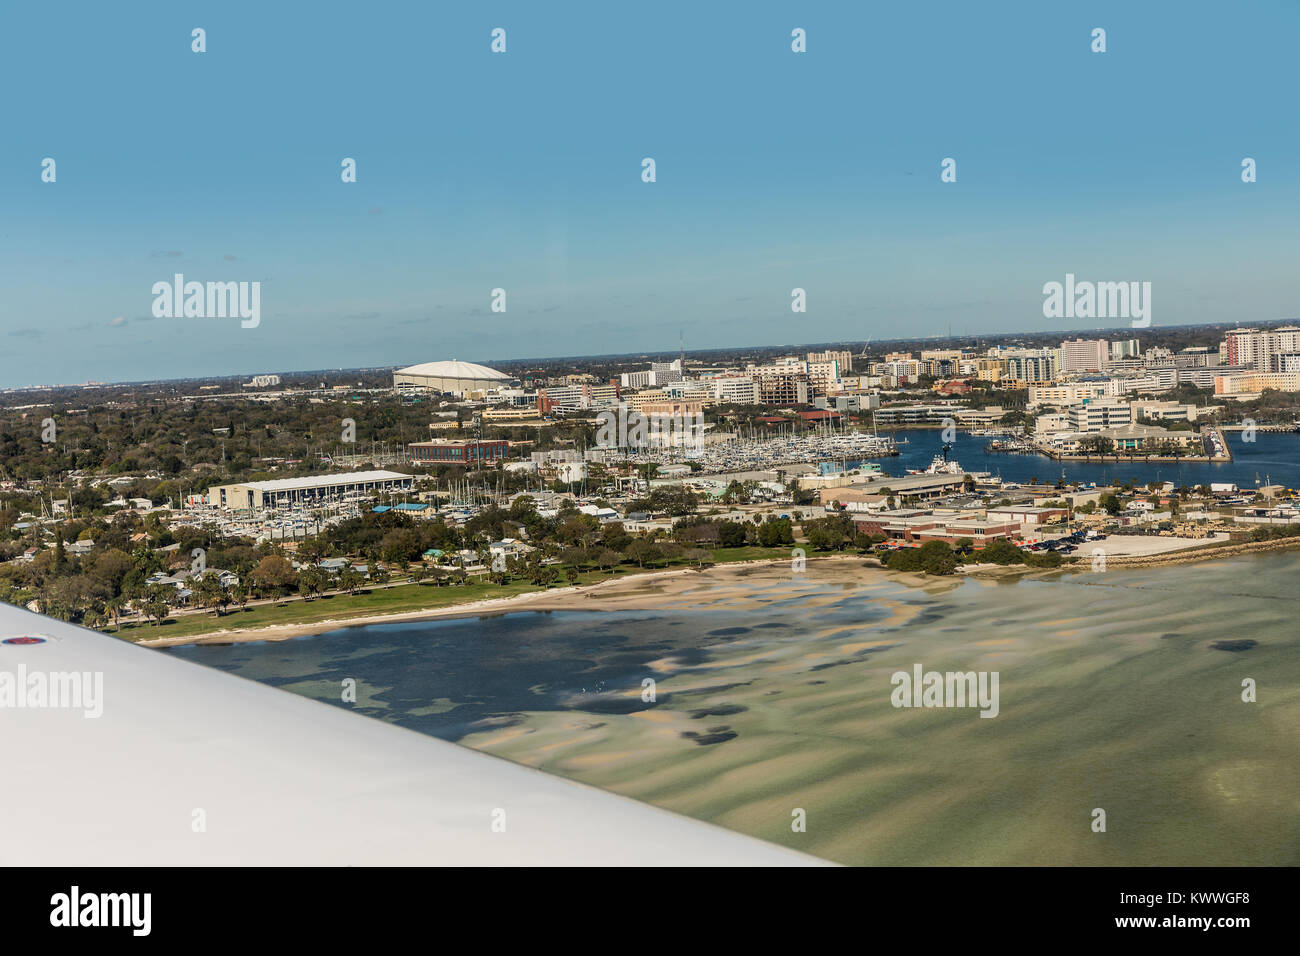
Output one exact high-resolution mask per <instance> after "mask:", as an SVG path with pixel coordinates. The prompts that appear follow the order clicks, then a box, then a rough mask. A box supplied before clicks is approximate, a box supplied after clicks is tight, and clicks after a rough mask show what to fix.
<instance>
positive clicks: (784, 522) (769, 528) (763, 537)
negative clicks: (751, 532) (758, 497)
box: [758, 518, 794, 548]
mask: <svg viewBox="0 0 1300 956" xmlns="http://www.w3.org/2000/svg"><path fill="white" fill-rule="evenodd" d="M758 543H759V544H761V545H762V546H763V547H765V548H777V547H781V546H782V545H792V544H794V528H793V526H792V525H791V524H790V519H789V518H770V519H768V520H767V521H765V522H763V523H762V524H761V525H759V526H758Z"/></svg>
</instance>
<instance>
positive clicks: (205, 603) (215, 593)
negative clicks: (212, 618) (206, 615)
mask: <svg viewBox="0 0 1300 956" xmlns="http://www.w3.org/2000/svg"><path fill="white" fill-rule="evenodd" d="M194 596H195V599H196V601H197V603H198V605H199V606H200V607H205V608H210V609H212V611H213V612H214V613H215V614H216V616H217V617H221V612H222V611H223V610H224V609H225V608H226V607H227V606H228V605H229V604H230V595H229V594H227V593H226V589H225V588H223V587H222V586H221V579H220V578H219V577H218V576H217V575H216V574H215V573H213V572H212V571H209V572H207V573H206V574H204V575H203V577H201V578H199V580H198V583H197V585H196V586H195V589H194Z"/></svg>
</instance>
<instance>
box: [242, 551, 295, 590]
mask: <svg viewBox="0 0 1300 956" xmlns="http://www.w3.org/2000/svg"><path fill="white" fill-rule="evenodd" d="M297 577H298V575H297V573H296V572H295V571H294V570H293V565H292V564H290V563H289V561H288V560H287V559H286V558H283V557H281V556H280V555H278V554H268V555H267V556H266V557H264V558H263V559H262V560H261V561H259V562H258V564H257V567H256V568H254V569H253V573H252V579H253V583H254V585H255V586H256V587H258V588H259V589H261V590H262V591H264V592H268V593H269V594H270V595H271V596H272V597H280V596H282V595H284V594H288V593H289V589H290V588H291V587H293V586H294V584H295V583H296V582H297Z"/></svg>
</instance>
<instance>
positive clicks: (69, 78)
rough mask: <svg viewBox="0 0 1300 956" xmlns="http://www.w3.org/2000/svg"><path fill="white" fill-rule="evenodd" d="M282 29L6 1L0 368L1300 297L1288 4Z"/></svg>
mask: <svg viewBox="0 0 1300 956" xmlns="http://www.w3.org/2000/svg"><path fill="white" fill-rule="evenodd" d="M287 6H288V5H276V4H265V3H244V2H223V3H221V4H216V3H189V4H177V3H174V2H169V3H132V4H128V5H105V4H102V3H83V4H77V3H73V4H69V5H60V6H59V7H57V8H50V7H48V6H45V5H40V4H25V5H21V6H20V5H10V7H8V8H7V9H6V10H5V12H4V13H3V14H2V15H0V76H3V80H4V88H5V89H6V90H9V91H10V95H9V96H8V97H6V107H5V111H4V121H3V123H4V125H3V136H0V385H5V386H14V385H26V384H35V383H51V382H77V381H83V380H87V379H93V380H101V381H122V380H133V379H141V378H159V377H180V376H189V375H205V374H246V373H256V372H279V371H289V370H295V369H310V368H334V367H356V366H365V365H389V364H407V363H410V362H416V361H427V360H434V359H440V358H452V357H455V358H461V359H467V360H479V361H483V360H493V359H506V358H515V357H520V358H522V357H529V356H547V355H574V354H592V353H608V352H633V351H645V350H672V349H675V348H676V345H677V338H678V333H679V331H680V332H683V333H684V335H685V339H686V345H687V347H688V348H707V347H718V346H726V345H757V344H782V343H788V342H808V341H832V340H839V339H846V340H858V341H860V340H865V339H866V338H867V337H868V336H872V337H875V338H883V337H891V336H901V335H942V334H944V333H945V332H946V331H947V330H948V328H949V327H951V328H952V330H953V331H954V332H963V331H970V332H975V331H1013V330H1035V331H1040V330H1044V329H1048V328H1052V327H1057V328H1060V329H1061V331H1062V332H1063V333H1064V332H1066V331H1070V330H1074V329H1080V328H1085V327H1087V326H1089V325H1092V326H1095V325H1097V324H1099V323H1097V322H1091V323H1089V322H1087V321H1078V322H1066V321H1064V320H1048V319H1044V318H1043V316H1042V300H1043V296H1042V291H1041V290H1042V286H1043V283H1045V282H1048V281H1052V280H1057V281H1060V280H1062V279H1063V278H1064V276H1065V274H1066V273H1067V272H1073V273H1075V274H1076V275H1077V276H1078V277H1079V278H1080V279H1094V280H1106V281H1118V280H1141V281H1150V282H1151V283H1152V300H1153V319H1154V324H1155V325H1157V326H1159V325H1172V324H1182V323H1187V322H1210V321H1238V320H1240V321H1242V322H1252V321H1261V320H1268V319H1277V318H1284V317H1288V316H1294V315H1296V314H1297V313H1300V309H1298V308H1297V307H1296V305H1295V301H1294V300H1295V297H1294V280H1293V276H1295V275H1296V274H1297V271H1298V270H1297V268H1296V262H1297V258H1298V256H1297V253H1298V252H1300V248H1298V245H1300V243H1298V241H1297V238H1296V236H1297V231H1296V226H1295V218H1296V216H1295V212H1296V208H1297V203H1296V201H1297V199H1298V198H1300V127H1297V124H1295V123H1294V122H1293V113H1294V99H1295V98H1294V77H1293V69H1294V67H1293V63H1294V44H1295V37H1296V36H1297V35H1300V5H1297V4H1294V3H1288V2H1256V3H1240V4H1235V5H1231V6H1225V5H1222V4H1209V3H1186V2H1184V3H1172V2H1158V3H1143V4H1132V3H1087V4H1084V3H1068V2H1058V3H1043V2H1041V0H1039V2H1025V3H1014V2H1013V3H998V4H971V3H969V2H935V3H924V4H875V3H871V4H868V3H852V4H850V3H818V4H815V5H809V4H797V3H779V4H778V3H747V4H740V3H717V4H700V3H663V2H660V3H654V4H650V5H637V4H609V3H561V4H544V5H543V4H537V3H535V2H530V3H517V4H510V3H481V4H480V3H474V4H469V3H466V4H458V5H455V6H456V9H451V7H452V5H449V4H430V3H371V4H355V5H354V4H347V5H334V4H330V3H316V4H312V5H310V6H307V5H295V7H296V9H285V8H282V7H287ZM193 27H203V28H204V29H205V30H206V31H207V47H208V49H207V52H206V53H203V54H196V53H192V52H191V50H190V42H191V41H190V31H191V29H192V28H193ZM494 27H503V28H504V29H505V30H506V31H507V52H506V53H505V54H503V55H502V54H493V53H491V52H490V49H489V45H490V39H491V38H490V33H491V30H492V28H494ZM794 27H802V28H804V29H805V30H806V31H807V36H808V52H807V53H804V54H794V53H792V52H791V50H790V31H791V30H792V29H793V28H794ZM1094 27H1103V28H1105V29H1106V31H1107V46H1108V50H1107V52H1106V53H1104V54H1094V53H1092V52H1091V50H1090V42H1091V39H1090V34H1091V31H1092V29H1093V28H1094ZM47 156H48V157H53V158H54V159H55V160H56V162H57V176H58V178H57V182H55V183H52V184H51V183H42V182H41V179H40V173H41V160H42V159H43V158H44V157H47ZM646 156H651V157H654V159H655V161H656V164H657V176H658V179H657V182H655V183H653V184H647V183H643V182H642V181H641V176H640V173H641V159H642V158H643V157H646ZM1245 156H1250V157H1253V158H1255V159H1256V161H1257V162H1258V175H1259V181H1258V182H1256V183H1253V184H1243V183H1242V182H1241V179H1240V164H1241V160H1242V158H1243V157H1245ZM344 157H353V158H355V159H356V161H357V173H358V175H357V180H358V181H357V182H356V183H353V184H344V183H342V182H341V181H340V176H339V173H340V162H341V160H342V159H343V158H344ZM944 157H953V158H955V159H956V161H957V173H958V179H957V182H956V183H952V184H945V183H942V182H940V179H939V172H940V161H941V160H942V159H943V158H944ZM175 272H181V273H183V274H184V275H185V277H186V279H188V280H198V281H209V280H211V281H260V282H261V283H262V320H261V324H260V325H259V326H258V327H257V328H256V329H241V328H239V325H238V320H231V319H217V318H190V319H180V318H178V319H155V318H152V316H151V315H150V309H151V305H152V302H153V296H152V294H151V291H150V290H151V287H152V285H153V283H154V282H157V281H160V280H170V278H171V276H172V275H173V273H175ZM796 286H798V287H802V288H804V289H806V290H807V296H808V312H807V313H806V314H804V315H794V314H792V313H791V311H790V290H791V289H792V288H794V287H796ZM495 287H502V288H505V289H506V290H507V303H508V308H507V312H506V313H504V314H494V313H491V312H490V311H489V303H490V293H491V290H492V289H493V288H495ZM1105 324H1116V323H1105Z"/></svg>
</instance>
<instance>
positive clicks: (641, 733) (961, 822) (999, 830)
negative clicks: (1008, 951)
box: [169, 554, 1300, 865]
mask: <svg viewBox="0 0 1300 956" xmlns="http://www.w3.org/2000/svg"><path fill="white" fill-rule="evenodd" d="M1298 574H1300V556H1298V555H1295V554H1270V555H1264V556H1259V557H1249V558H1238V559H1233V560H1229V561H1222V562H1212V563H1203V564H1195V565H1189V566H1183V567H1175V568H1159V569H1151V570H1146V571H1123V572H1119V571H1112V572H1108V573H1104V574H1087V573H1081V574H1070V575H1061V576H1058V577H1056V578H1053V579H1050V580H1034V581H1018V582H1012V583H981V582H976V581H965V582H943V583H940V584H936V585H935V586H934V587H928V588H925V589H919V588H913V587H907V586H904V585H902V584H900V583H897V582H895V581H892V580H890V579H889V578H887V577H885V576H884V575H883V574H881V573H879V572H868V571H865V570H863V571H861V572H860V574H858V575H856V576H855V577H854V579H853V580H851V581H847V582H846V581H845V580H844V574H843V572H839V573H830V572H826V571H823V570H820V569H819V566H818V565H817V563H816V562H814V563H813V564H812V565H810V567H809V570H808V573H806V574H803V575H790V576H788V577H787V578H781V577H779V576H778V577H773V576H772V575H767V576H763V575H756V576H755V578H754V582H755V583H754V585H753V587H752V588H751V589H750V590H749V593H748V594H747V595H746V597H745V599H744V600H743V601H732V602H730V604H729V605H728V606H722V607H716V608H711V609H707V610H679V611H673V612H663V611H658V612H653V613H650V612H608V613H596V614H593V613H586V612H566V613H550V614H547V613H534V612H529V613H520V614H511V615H503V616H498V617H493V618H485V619H469V620H457V621H440V622H420V623H408V624H396V625H384V626H371V627H357V628H346V629H342V630H339V631H335V632H331V633H329V634H323V635H319V636H315V637H310V638H303V639H299V640H295V641H290V642H286V643H282V644H255V645H239V646H232V647H190V648H177V649H173V650H172V651H170V652H169V653H175V654H179V655H182V656H185V657H188V658H190V659H193V660H198V661H201V662H203V663H207V664H211V665H214V666H218V667H221V668H224V669H229V670H232V671H234V672H236V673H239V674H242V675H244V676H247V677H251V678H254V679H258V680H263V681H266V682H268V683H272V684H276V685H277V686H281V687H285V688H286V689H289V690H292V691H296V692H299V693H304V694H307V695H310V696H313V697H318V698H320V699H322V700H329V701H332V702H334V703H337V704H339V706H349V707H353V708H354V709H358V710H360V711H362V712H363V713H367V714H370V715H372V716H376V717H379V718H380V719H385V720H390V721H393V722H396V723H399V724H402V725H403V726H408V727H411V728H413V729H416V730H420V731H423V732H426V733H431V734H435V735H438V736H441V737H445V738H447V739H451V740H457V741H460V742H461V743H463V744H466V745H468V746H474V747H478V748H481V749H484V750H486V751H489V752H491V753H495V754H498V755H501V756H504V757H507V758H509V759H513V760H517V761H520V762H524V763H528V764H531V765H534V766H538V767H541V768H543V769H545V770H548V771H550V772H554V773H558V774H563V775H566V776H571V777H573V778H575V779H579V780H582V781H584V782H588V783H592V784H595V785H597V786H601V787H605V788H608V789H612V790H616V791H618V792H621V793H625V794H628V795H630V796H634V797H637V798H639V799H642V800H647V801H650V802H653V803H656V804H659V805H662V806H665V807H669V808H671V809H674V810H678V811H680V812H683V813H687V814H690V815H693V816H698V817H701V818H703V819H707V820H711V821H715V822H717V823H720V824H722V825H725V826H729V827H732V828H734V829H738V830H742V831H745V832H750V833H753V834H755V835H758V836H762V837H764V838H766V839H770V840H773V841H776V842H779V843H782V844H786V845H789V846H794V847H798V848H800V849H804V850H807V851H809V852H812V853H816V854H818V855H821V856H825V857H828V858H831V859H835V860H840V861H843V862H849V863H868V864H895V865H897V864H904V865H907V864H1033V863H1042V864H1062V865H1103V864H1120V865H1155V864H1175V865H1177V864H1185V865H1192V864H1222V865H1234V864H1260V863H1270V864H1292V865H1294V864H1297V863H1300V743H1298V735H1300V642H1298V641H1297V636H1298V633H1300V628H1298V627H1297V623H1296V622H1297V612H1300V602H1298V601H1297V597H1296V593H1297V592H1296V582H1297V580H1298ZM1233 641H1254V642H1255V644H1254V646H1251V647H1249V648H1248V649H1244V650H1223V649H1218V648H1216V647H1215V646H1214V645H1215V644H1219V643H1221V642H1233ZM1224 646H1227V647H1235V646H1239V645H1235V644H1231V643H1229V644H1225V645H1224ZM916 663H920V664H921V665H923V667H924V669H925V670H926V671H930V670H934V671H940V672H946V671H977V672H978V671H984V672H993V671H996V672H997V673H998V675H999V701H998V703H999V714H998V716H997V717H996V718H993V719H985V718H980V717H979V713H978V711H977V710H976V709H972V708H930V709H927V708H896V707H894V706H893V705H892V704H891V700H890V693H891V690H892V689H893V688H892V686H891V675H893V674H894V673H895V672H897V671H908V672H910V671H911V670H912V667H913V665H914V664H916ZM348 677H351V678H353V679H355V680H356V681H357V683H358V688H359V693H358V702H357V703H356V704H343V703H341V702H340V700H339V697H340V690H339V689H340V686H341V682H342V681H343V679H344V678H348ZM646 678H653V679H654V680H655V681H656V698H657V699H656V700H655V701H654V702H653V703H646V702H643V701H642V682H643V680H644V679H646ZM1245 678H1251V679H1253V680H1254V681H1255V682H1256V683H1257V687H1258V689H1257V696H1258V700H1257V702H1255V703H1245V702H1243V701H1242V681H1243V679H1245ZM1097 808H1100V809H1103V810H1104V811H1105V814H1106V831H1105V832H1104V833H1102V832H1094V830H1093V819H1094V810H1095V809H1097ZM797 810H802V811H804V814H805V816H806V821H807V822H806V831H805V832H802V833H798V832H793V831H792V828H791V821H792V819H793V816H792V814H794V813H795V812H796V811H797ZM666 862H670V861H666Z"/></svg>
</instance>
